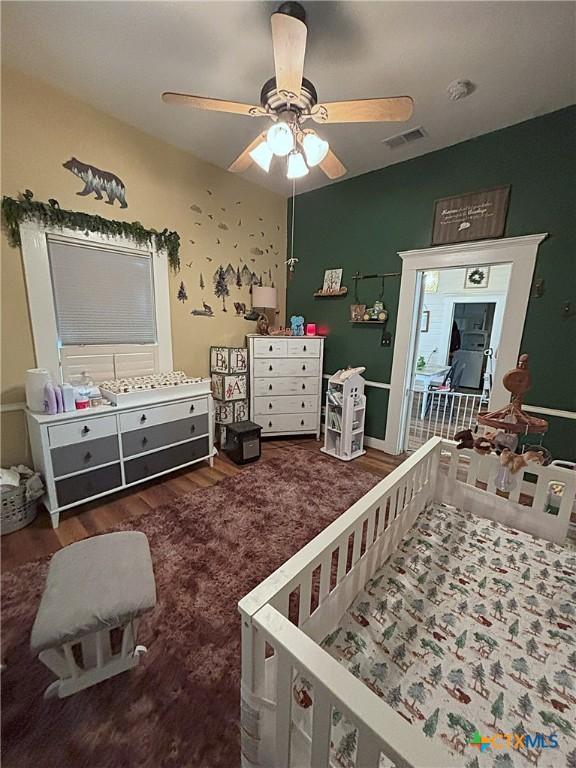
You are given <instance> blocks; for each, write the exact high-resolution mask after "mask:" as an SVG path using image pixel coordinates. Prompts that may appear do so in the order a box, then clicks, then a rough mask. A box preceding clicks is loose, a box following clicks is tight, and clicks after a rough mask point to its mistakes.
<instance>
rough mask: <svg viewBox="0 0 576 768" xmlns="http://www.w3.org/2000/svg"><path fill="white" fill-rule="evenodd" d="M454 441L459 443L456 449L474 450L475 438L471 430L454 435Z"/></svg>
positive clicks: (464, 430)
mask: <svg viewBox="0 0 576 768" xmlns="http://www.w3.org/2000/svg"><path fill="white" fill-rule="evenodd" d="M454 440H456V441H457V442H458V445H457V446H456V448H458V449H460V448H474V436H473V435H472V430H471V429H463V430H462V431H461V432H457V433H456V434H455V435H454Z"/></svg>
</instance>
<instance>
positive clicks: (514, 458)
mask: <svg viewBox="0 0 576 768" xmlns="http://www.w3.org/2000/svg"><path fill="white" fill-rule="evenodd" d="M502 383H503V385H504V388H505V389H507V390H508V392H510V393H511V394H512V398H511V400H510V402H509V403H508V405H506V406H504V408H500V409H499V410H497V411H492V412H485V411H484V412H482V411H481V412H480V413H479V414H478V419H477V423H478V425H480V426H486V427H493V428H494V429H495V430H496V431H494V432H489V433H486V434H485V435H481V436H479V437H474V435H473V433H472V430H471V429H464V430H462V431H461V432H457V433H456V434H455V435H454V440H456V441H457V442H458V445H457V446H456V447H457V448H468V449H471V450H474V451H476V453H479V454H480V455H481V456H488V454H490V453H492V451H495V452H496V453H497V454H498V455H499V456H500V464H501V469H500V471H499V472H498V475H497V477H496V488H498V490H500V491H505V492H509V491H511V490H512V488H513V487H514V485H515V481H514V479H513V475H515V474H517V473H518V472H519V471H520V470H521V469H523V468H524V467H526V466H527V465H528V463H529V462H535V463H537V464H548V463H549V462H550V459H551V458H552V457H551V455H550V451H548V450H547V449H546V448H544V446H530V449H529V450H527V451H525V452H524V453H522V454H517V453H516V452H515V451H516V448H517V447H518V437H519V435H527V434H532V433H535V434H544V433H545V432H547V431H548V422H547V421H546V420H545V419H539V418H537V417H536V416H530V415H529V414H527V413H525V411H523V410H522V403H523V399H524V395H525V394H526V392H527V391H528V390H529V389H530V387H531V384H532V380H531V377H530V371H529V370H528V355H520V358H519V360H518V366H517V367H516V368H513V369H512V370H511V371H508V373H506V374H505V375H504V377H503V379H502Z"/></svg>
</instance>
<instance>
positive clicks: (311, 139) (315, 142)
mask: <svg viewBox="0 0 576 768" xmlns="http://www.w3.org/2000/svg"><path fill="white" fill-rule="evenodd" d="M302 148H303V149H304V154H305V155H306V162H307V163H308V165H309V166H310V167H311V168H313V167H314V166H315V165H318V164H319V163H321V162H322V160H324V158H325V157H326V155H327V154H328V150H329V149H330V146H329V144H328V142H327V141H325V140H324V139H321V138H320V136H317V135H316V134H315V133H307V134H306V135H305V136H304V138H303V139H302Z"/></svg>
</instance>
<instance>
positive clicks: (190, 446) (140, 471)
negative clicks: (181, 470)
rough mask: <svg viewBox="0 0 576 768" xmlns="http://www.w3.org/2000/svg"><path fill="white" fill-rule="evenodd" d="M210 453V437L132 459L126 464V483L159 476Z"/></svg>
mask: <svg viewBox="0 0 576 768" xmlns="http://www.w3.org/2000/svg"><path fill="white" fill-rule="evenodd" d="M209 451H210V446H209V440H208V436H206V437H201V438H199V439H198V440H192V441H191V442H189V443H182V445H173V446H172V447H171V448H166V449H165V450H164V451H156V453H149V454H148V455H147V456H141V457H140V458H139V459H130V460H129V461H126V462H125V463H124V472H125V475H126V482H127V483H135V482H137V481H138V480H145V479H146V478H147V477H151V476H152V475H157V474H158V473H159V472H165V471H167V470H169V469H172V468H173V467H179V466H181V465H182V464H188V463H189V462H191V461H195V459H200V458H202V457H203V456H206V457H207V456H208V453H209Z"/></svg>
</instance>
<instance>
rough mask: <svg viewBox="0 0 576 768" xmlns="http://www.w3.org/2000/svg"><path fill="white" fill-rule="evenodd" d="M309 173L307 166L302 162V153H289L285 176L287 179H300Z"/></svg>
mask: <svg viewBox="0 0 576 768" xmlns="http://www.w3.org/2000/svg"><path fill="white" fill-rule="evenodd" d="M307 173H309V171H308V166H307V165H306V163H305V162H304V156H303V155H302V152H291V153H290V154H289V155H288V172H287V174H286V176H287V177H288V178H289V179H300V178H301V177H302V176H306V174H307Z"/></svg>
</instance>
